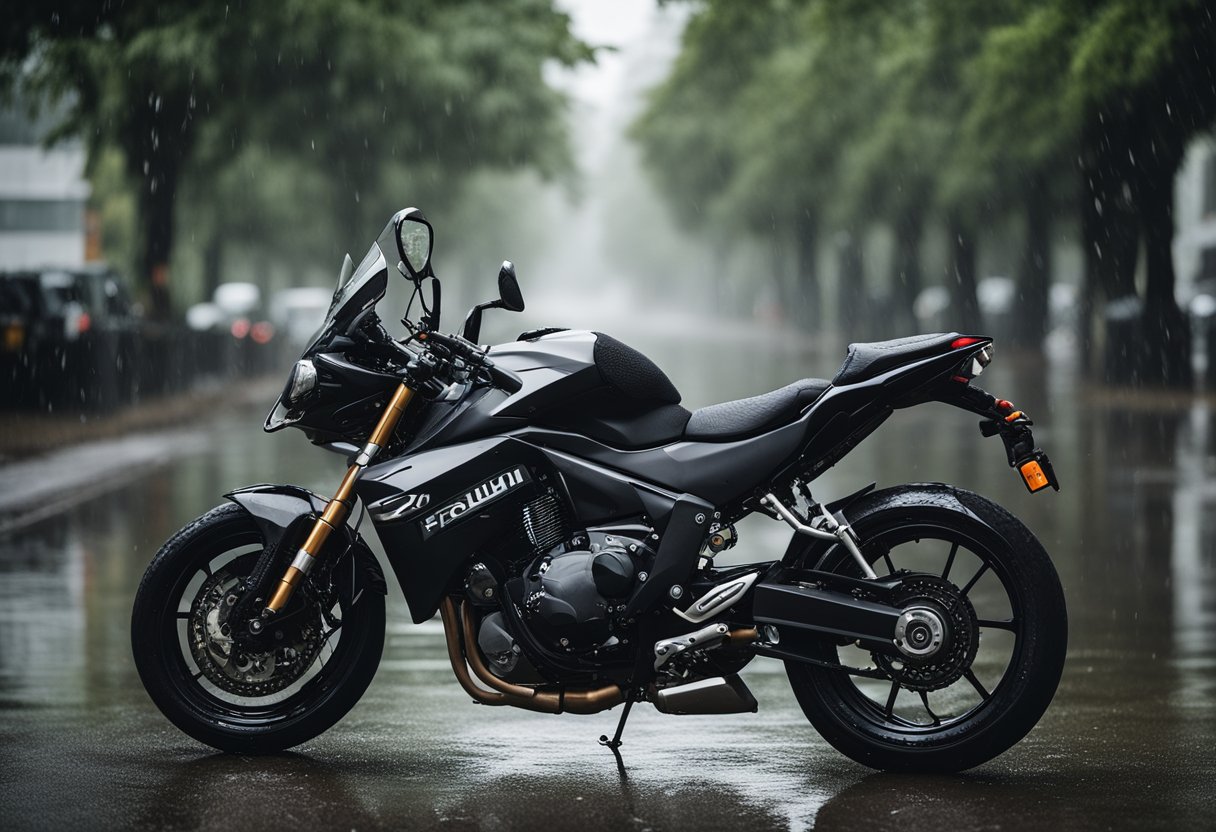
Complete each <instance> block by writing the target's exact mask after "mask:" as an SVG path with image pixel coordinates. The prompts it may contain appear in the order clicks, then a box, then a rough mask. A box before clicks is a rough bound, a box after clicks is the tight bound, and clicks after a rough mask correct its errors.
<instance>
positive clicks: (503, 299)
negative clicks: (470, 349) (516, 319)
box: [461, 260, 524, 344]
mask: <svg viewBox="0 0 1216 832" xmlns="http://www.w3.org/2000/svg"><path fill="white" fill-rule="evenodd" d="M487 309H506V310H507V311H509V312H523V311H524V296H523V295H522V294H520V291H519V281H518V280H516V279H515V264H514V263H512V262H511V261H510V260H503V261H502V266H501V267H500V268H499V269H498V300H491V301H486V302H485V303H479V304H477V305H476V306H474V307H473V308H472V309H470V310H469V316H468V317H467V318H465V319H464V330H463V331H462V333H461V334H462V335H463V336H464V339H465V340H466V341H472V342H473V343H474V344H476V343H477V339H479V338H480V337H481V313H482V312H484V311H485V310H487Z"/></svg>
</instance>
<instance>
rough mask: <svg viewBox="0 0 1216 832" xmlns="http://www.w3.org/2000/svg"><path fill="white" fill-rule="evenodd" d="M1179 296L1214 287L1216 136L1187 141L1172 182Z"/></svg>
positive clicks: (1185, 297) (1183, 299) (1186, 295)
mask: <svg viewBox="0 0 1216 832" xmlns="http://www.w3.org/2000/svg"><path fill="white" fill-rule="evenodd" d="M1174 223H1175V229H1176V230H1175V234H1174V268H1175V270H1176V271H1177V273H1178V288H1179V292H1178V294H1179V299H1180V300H1182V301H1184V302H1185V301H1186V300H1187V299H1188V298H1189V297H1190V296H1192V295H1194V294H1195V293H1196V292H1197V291H1207V292H1209V293H1211V292H1212V291H1213V290H1214V289H1216V135H1209V136H1205V137H1203V138H1200V139H1196V140H1195V141H1193V142H1191V144H1190V146H1189V147H1188V148H1187V152H1186V158H1185V159H1184V160H1183V163H1182V170H1180V171H1179V172H1178V178H1177V180H1175V182H1174Z"/></svg>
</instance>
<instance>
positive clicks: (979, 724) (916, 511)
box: [786, 485, 1068, 771]
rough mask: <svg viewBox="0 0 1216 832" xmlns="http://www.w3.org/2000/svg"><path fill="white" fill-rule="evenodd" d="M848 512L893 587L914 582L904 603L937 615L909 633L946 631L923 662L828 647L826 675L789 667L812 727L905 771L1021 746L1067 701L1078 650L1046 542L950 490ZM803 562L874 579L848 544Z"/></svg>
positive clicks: (916, 491) (866, 759)
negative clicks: (1056, 698)
mask: <svg viewBox="0 0 1216 832" xmlns="http://www.w3.org/2000/svg"><path fill="white" fill-rule="evenodd" d="M846 515H847V516H848V518H849V521H850V523H851V524H852V526H853V528H854V530H855V531H856V532H857V534H858V536H859V537H860V539H861V542H862V545H861V550H862V553H863V554H864V555H865V557H866V560H867V561H869V562H870V564H871V565H872V567H873V568H874V570H875V572H877V573H878V574H879V576H880V577H883V576H884V573H893V574H899V573H905V572H906V573H908V576H907V578H906V580H905V581H904V582H903V586H902V589H901V590H900V591H901V594H902V597H901V599H900V603H899V606H900V607H901V608H903V609H904V610H916V609H920V610H928V611H931V613H932V614H930V615H925V614H922V613H916V612H914V613H911V614H910V618H909V621H911V622H913V623H911V624H909V625H908V628H907V633H909V634H911V633H912V632H913V628H915V627H917V626H918V625H917V624H916V623H915V622H916V618H917V617H918V616H920V617H921V618H922V619H923V620H925V621H931V622H935V626H936V627H939V628H940V629H942V630H943V632H942V633H941V634H939V635H940V636H942V637H941V639H940V646H939V647H937V649H933V648H931V647H929V646H926V647H924V648H923V652H924V653H925V656H924V658H923V659H917V658H913V657H904V656H901V657H900V658H899V659H895V658H892V657H891V656H888V655H885V654H880V653H868V652H864V651H862V650H861V649H860V648H858V647H855V646H840V645H837V644H834V643H830V642H827V641H824V642H820V643H818V644H817V646H816V650H817V654H816V655H815V659H816V660H817V662H818V664H807V663H802V662H795V661H787V662H786V672H787V673H788V675H789V679H790V684H791V686H792V687H793V689H794V694H795V696H796V697H797V698H798V703H799V705H801V707H802V710H803V712H804V713H805V714H806V716H807V718H808V719H809V720H810V721H811V724H812V725H814V726H815V728H816V729H817V730H818V731H819V732H820V734H822V735H823V737H824V738H825V739H826V740H827V741H828V742H830V743H831V744H832V745H833V746H834V747H835V748H836V749H837V750H839V751H841V752H843V753H844V754H846V755H848V756H849V757H851V758H853V759H854V760H856V761H858V762H860V763H863V764H864V765H867V766H870V767H872V768H879V769H887V770H896V771H961V770H963V769H967V768H971V767H972V766H976V765H979V764H980V763H983V762H986V761H988V760H990V759H992V758H993V757H995V756H997V755H998V754H1000V753H1002V752H1003V751H1005V750H1006V749H1008V748H1009V747H1011V746H1012V745H1013V744H1014V743H1016V742H1018V740H1020V739H1022V737H1024V736H1025V735H1026V734H1027V733H1028V732H1029V731H1030V729H1031V728H1033V727H1034V725H1035V724H1036V723H1037V722H1038V720H1039V718H1040V717H1041V716H1042V715H1043V713H1044V711H1046V709H1047V706H1048V704H1049V703H1050V702H1051V699H1052V696H1053V695H1054V694H1055V690H1056V686H1057V684H1058V683H1059V681H1060V674H1061V672H1062V671H1063V667H1064V655H1065V649H1066V647H1067V640H1068V620H1067V614H1066V612H1065V606H1064V593H1063V590H1062V589H1061V587H1060V581H1059V578H1058V577H1057V575H1056V571H1055V568H1054V567H1053V566H1052V564H1051V560H1050V559H1049V558H1048V556H1047V552H1046V551H1044V549H1043V547H1042V545H1040V544H1039V542H1038V540H1036V539H1035V537H1034V535H1033V534H1032V533H1031V532H1030V530H1029V529H1027V528H1026V527H1025V526H1024V525H1023V524H1022V523H1021V522H1020V521H1018V520H1017V519H1016V518H1015V517H1013V516H1012V515H1011V514H1009V512H1007V511H1005V510H1004V509H1003V508H1001V507H1000V506H998V505H996V504H995V503H993V502H991V501H990V500H987V499H985V498H983V497H980V496H979V495H977V494H972V493H970V492H967V491H963V490H960V489H955V488H951V487H948V486H944V485H908V486H902V487H899V488H893V489H888V490H885V491H878V492H875V493H873V494H869V495H867V496H865V497H863V498H861V499H859V500H858V501H857V502H856V503H855V504H853V505H852V506H850V507H849V508H848V509H846ZM800 565H803V566H806V567H814V568H817V569H821V570H826V571H832V572H837V573H840V574H845V575H849V576H851V577H861V575H860V570H859V569H858V568H857V566H856V564H855V563H854V562H853V561H852V559H851V558H850V557H849V555H848V554H847V553H846V552H844V551H843V549H842V547H839V546H834V547H832V548H830V549H828V550H827V551H823V550H822V549H821V548H819V547H817V546H816V545H815V544H814V543H813V542H811V541H808V546H807V550H806V552H804V554H803V556H802V559H801V562H800ZM942 625H944V626H942ZM920 629H922V630H924V632H925V633H930V630H929V628H926V627H921V628H920ZM930 641H932V636H931V635H930V636H928V637H927V638H926V641H925V644H926V645H928V643H929V642H930ZM909 645H911V642H909Z"/></svg>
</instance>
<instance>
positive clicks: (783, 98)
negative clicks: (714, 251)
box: [634, 0, 1216, 230]
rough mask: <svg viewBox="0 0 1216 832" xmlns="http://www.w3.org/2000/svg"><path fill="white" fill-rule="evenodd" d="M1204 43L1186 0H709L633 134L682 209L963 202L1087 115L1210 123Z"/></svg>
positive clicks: (1050, 153) (859, 218) (778, 222)
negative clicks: (752, 0)
mask: <svg viewBox="0 0 1216 832" xmlns="http://www.w3.org/2000/svg"><path fill="white" fill-rule="evenodd" d="M743 7H745V8H746V11H744V8H743ZM1214 42H1216V38H1214V34H1213V24H1212V16H1211V12H1210V9H1208V8H1206V7H1205V4H1204V3H1202V2H1201V0H1162V2H1154V3H1145V2H1141V0H1096V2H1083V0H1012V2H1008V3H991V2H989V1H988V0H934V2H929V0H866V2H859V3H847V4H844V3H834V2H830V0H806V2H802V3H794V2H788V3H782V2H775V1H773V0H770V2H765V3H762V4H738V3H729V2H714V0H707V1H706V2H703V3H701V4H700V8H699V9H698V11H697V13H696V14H695V16H694V17H693V19H692V21H691V22H690V25H689V27H688V30H687V32H686V34H685V38H684V43H683V50H682V52H681V54H680V56H679V59H678V60H677V63H676V66H675V69H674V70H673V72H672V74H671V76H670V77H669V78H668V79H667V80H666V81H665V82H664V83H663V84H662V85H661V86H660V87H659V88H658V89H657V90H656V91H655V93H654V95H653V97H652V99H651V102H650V107H649V108H648V109H647V111H646V112H645V113H644V114H643V115H642V117H641V119H640V120H639V122H638V124H637V126H636V128H635V131H634V135H635V136H636V138H637V139H638V140H639V141H640V142H641V143H642V146H643V148H644V153H645V158H646V159H647V161H648V162H649V163H650V169H651V171H652V172H653V173H654V175H655V176H656V178H657V179H658V180H659V182H660V183H661V185H662V186H663V189H664V191H665V192H666V193H668V194H669V196H670V199H671V200H672V202H673V204H674V205H675V206H676V208H677V210H678V212H679V213H680V215H681V216H682V217H683V218H684V219H685V220H686V221H689V222H693V223H698V222H701V223H703V222H715V221H721V220H722V218H723V217H727V216H732V217H733V216H739V215H740V214H742V215H743V216H746V217H747V218H749V220H750V224H751V225H752V227H753V228H755V229H757V230H760V229H763V228H765V227H769V228H776V229H782V228H787V227H789V225H790V224H791V222H792V221H793V219H794V218H795V217H796V216H797V215H798V214H800V213H805V212H806V211H808V210H811V211H814V212H816V213H817V214H818V215H819V216H820V217H822V218H825V219H827V220H829V221H830V222H832V223H833V224H836V225H840V226H850V225H864V224H866V223H869V222H873V221H888V222H889V221H894V220H896V219H897V218H898V217H900V215H902V214H904V213H906V212H908V211H910V210H916V209H918V208H919V209H922V210H923V209H925V208H933V209H936V210H938V211H940V212H942V213H948V212H952V211H953V212H960V211H961V212H963V213H964V214H975V213H976V212H977V211H979V210H981V208H983V207H984V206H985V205H988V204H996V205H997V206H1001V205H1009V204H1011V203H1015V202H1016V201H1015V200H1009V199H1005V198H1004V196H1005V195H1007V194H1013V193H1017V192H1018V191H1019V189H1022V188H1024V187H1026V183H1027V182H1029V181H1031V180H1036V181H1037V177H1039V176H1040V175H1041V174H1047V175H1048V178H1051V177H1052V176H1053V175H1055V176H1056V178H1057V179H1058V174H1059V173H1060V172H1062V171H1068V170H1070V169H1071V167H1072V165H1073V162H1074V160H1075V159H1076V157H1077V154H1078V152H1079V143H1080V139H1081V132H1082V128H1083V126H1084V125H1085V123H1086V121H1087V119H1091V118H1093V117H1094V114H1095V113H1107V114H1108V117H1109V116H1110V115H1111V114H1119V115H1120V117H1121V118H1128V117H1129V114H1130V113H1132V112H1134V113H1135V116H1134V118H1135V119H1136V124H1137V127H1139V128H1142V129H1144V130H1148V131H1156V133H1155V135H1156V136H1157V138H1158V139H1164V138H1165V137H1166V136H1167V135H1175V136H1178V135H1190V134H1191V133H1193V131H1194V130H1196V129H1201V128H1203V127H1204V126H1208V125H1210V124H1211V123H1212V115H1211V111H1212V110H1213V109H1214V108H1216V88H1213V84H1212V70H1211V64H1212V63H1213V62H1212V61H1209V62H1208V70H1207V74H1204V70H1203V66H1204V65H1203V63H1202V56H1206V55H1210V54H1211V50H1212V48H1213V43H1214ZM1184 84H1185V85H1186V86H1185V87H1184V86H1183V85H1184ZM1180 111H1181V112H1182V113H1183V115H1180ZM1184 122H1185V123H1184ZM1061 190H1062V191H1063V190H1067V189H1061ZM1057 195H1058V197H1060V198H1068V196H1069V195H1068V194H1067V193H1058V194H1057ZM1067 202H1071V199H1068V200H1067ZM715 203H716V207H715ZM690 208H691V209H695V210H690Z"/></svg>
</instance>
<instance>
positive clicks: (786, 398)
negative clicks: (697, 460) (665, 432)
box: [684, 378, 832, 442]
mask: <svg viewBox="0 0 1216 832" xmlns="http://www.w3.org/2000/svg"><path fill="white" fill-rule="evenodd" d="M831 386H832V383H831V382H830V381H828V380H826V379H822V378H804V379H802V380H801V381H795V382H794V383H793V384H787V385H786V386H785V387H782V388H780V389H778V390H773V391H771V392H769V393H762V394H760V395H759V396H752V397H751V398H747V399H739V400H737V401H733V402H722V403H721V404H711V405H709V406H708V407H702V408H701V409H699V410H695V411H693V414H692V417H691V418H689V420H688V425H687V427H685V429H684V436H685V437H687V438H688V439H692V440H698V441H702V442H724V441H726V440H730V439H739V438H743V437H746V436H753V435H755V434H757V433H761V432H763V431H766V430H770V429H772V428H775V427H779V426H780V425H783V424H785V423H787V422H791V421H793V420H794V418H795V417H797V415H798V413H799V412H800V411H801V410H802V408H804V407H806V406H807V405H809V404H811V403H812V402H813V401H815V400H816V399H818V398H819V397H820V396H822V395H823V393H824V391H826V390H827V389H828V388H829V387H831Z"/></svg>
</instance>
